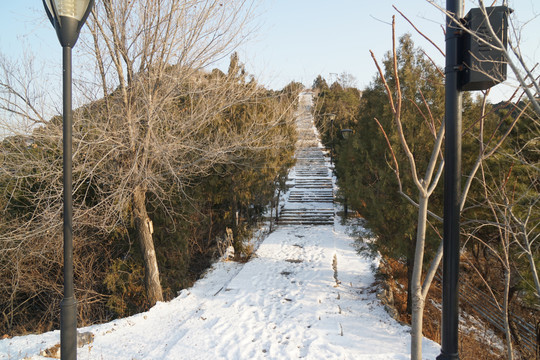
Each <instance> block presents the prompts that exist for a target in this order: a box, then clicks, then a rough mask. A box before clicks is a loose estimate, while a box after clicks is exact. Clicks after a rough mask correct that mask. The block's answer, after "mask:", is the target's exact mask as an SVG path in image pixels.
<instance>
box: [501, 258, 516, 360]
mask: <svg viewBox="0 0 540 360" xmlns="http://www.w3.org/2000/svg"><path fill="white" fill-rule="evenodd" d="M506 260H507V259H506ZM503 266H504V299H503V316H504V335H505V338H506V355H507V358H508V360H513V359H514V350H513V348H512V334H511V332H510V321H509V318H508V310H509V300H510V299H509V296H508V294H509V292H510V269H509V264H508V261H507V262H506V264H505V265H503Z"/></svg>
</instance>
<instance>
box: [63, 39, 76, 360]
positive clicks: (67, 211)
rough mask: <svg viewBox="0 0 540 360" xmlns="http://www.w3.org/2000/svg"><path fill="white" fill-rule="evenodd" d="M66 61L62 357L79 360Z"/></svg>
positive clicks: (66, 53)
mask: <svg viewBox="0 0 540 360" xmlns="http://www.w3.org/2000/svg"><path fill="white" fill-rule="evenodd" d="M62 60H63V86H64V88H63V92H64V109H63V113H64V114H63V116H64V122H63V146H64V149H63V150H64V169H63V171H64V298H63V299H62V302H61V303H60V356H61V358H62V360H75V359H77V300H75V292H74V286H73V222H72V218H73V199H72V177H71V168H72V164H71V157H72V154H71V151H72V150H71V136H72V123H73V114H72V110H71V47H69V46H64V47H62Z"/></svg>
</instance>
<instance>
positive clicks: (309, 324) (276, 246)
mask: <svg viewBox="0 0 540 360" xmlns="http://www.w3.org/2000/svg"><path fill="white" fill-rule="evenodd" d="M310 100H311V99H310V97H309V96H308V95H305V96H304V98H303V101H304V103H305V102H308V103H309V101H310ZM302 115H304V119H305V120H306V119H307V120H309V121H311V118H306V117H305V115H306V113H303V114H302ZM312 131H314V130H312ZM294 174H295V172H294V171H291V176H292V180H294ZM293 182H294V181H293ZM288 205H290V204H285V207H287V206H288ZM310 206H312V207H313V206H314V207H317V204H311V205H310ZM322 206H324V207H328V204H327V203H325V204H323V205H322ZM346 230H347V229H346V228H345V227H344V226H342V225H340V221H339V219H338V218H336V220H335V223H334V224H333V225H319V226H312V225H311V226H303V225H288V226H280V227H278V229H277V230H276V231H274V232H273V233H271V234H270V235H268V236H267V237H266V239H264V241H263V242H262V243H261V244H260V246H259V248H258V250H257V252H256V256H255V257H254V258H253V259H252V260H251V261H249V262H248V263H246V264H237V263H233V262H219V263H217V264H215V265H214V266H213V267H212V269H211V270H210V271H209V272H208V273H207V274H206V275H205V277H204V278H203V279H201V280H199V281H198V282H197V283H196V284H195V285H194V286H193V287H192V288H190V289H187V290H183V291H182V292H181V293H180V295H179V296H178V297H177V298H175V299H174V300H172V301H170V302H167V303H158V304H157V305H156V306H154V307H153V308H152V309H151V310H150V311H148V312H146V313H142V314H138V315H135V316H132V317H130V318H125V319H121V320H117V321H113V322H110V323H107V324H102V325H96V326H90V327H87V328H84V329H80V331H81V332H83V331H91V332H92V333H93V334H94V335H95V337H94V342H93V343H92V344H90V345H86V346H84V347H83V348H81V349H79V353H78V358H79V359H105V360H109V359H111V360H114V359H138V360H142V359H156V360H157V359H300V358H302V359H373V360H375V359H409V358H410V356H409V353H410V348H409V341H410V335H409V333H408V327H404V326H402V325H400V324H398V323H397V322H396V321H394V320H393V319H391V318H390V317H389V316H388V314H387V313H386V312H385V311H384V309H383V307H382V306H381V305H380V304H379V302H378V300H377V299H376V297H375V295H374V294H370V293H369V292H367V291H364V290H365V289H366V288H367V287H368V286H369V285H370V284H371V283H372V282H373V281H374V277H373V273H372V265H376V264H374V263H373V260H369V259H366V258H363V257H360V256H358V254H357V251H356V249H355V248H354V241H353V239H352V238H351V237H349V236H348V235H347V234H346ZM336 278H337V280H338V282H336ZM58 341H59V332H58V331H55V332H50V333H46V334H42V335H32V336H24V337H16V338H13V339H5V340H1V341H0V359H2V360H3V359H44V358H43V357H41V356H39V353H40V351H41V350H44V349H46V348H49V347H51V346H53V345H55V344H56V343H58ZM423 345H424V358H426V359H434V358H435V357H436V356H437V355H438V354H439V345H438V344H436V343H434V342H432V341H430V340H427V339H425V341H424V344H423Z"/></svg>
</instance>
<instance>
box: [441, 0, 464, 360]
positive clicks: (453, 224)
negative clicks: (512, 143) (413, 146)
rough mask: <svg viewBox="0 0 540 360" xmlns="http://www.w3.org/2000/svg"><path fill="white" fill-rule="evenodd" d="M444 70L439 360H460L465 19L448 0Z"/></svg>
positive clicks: (457, 4) (458, 3)
mask: <svg viewBox="0 0 540 360" xmlns="http://www.w3.org/2000/svg"><path fill="white" fill-rule="evenodd" d="M446 9H447V11H448V13H449V15H450V16H447V17H446V68H445V77H446V80H445V132H446V136H445V151H444V162H445V163H444V225H443V242H444V244H443V245H444V256H443V285H442V287H443V299H442V329H441V330H442V331H441V332H442V334H441V342H442V346H441V354H440V355H439V356H438V357H437V360H454V359H459V353H458V321H459V318H458V310H459V308H458V300H459V296H458V277H459V228H460V225H459V213H460V211H459V202H460V201H459V200H460V194H461V186H460V181H461V112H462V107H461V91H460V89H459V66H460V65H461V63H460V51H461V43H460V34H459V32H458V28H457V26H456V25H455V23H454V19H461V18H462V10H461V9H462V0H447V1H446Z"/></svg>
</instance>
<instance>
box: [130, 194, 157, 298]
mask: <svg viewBox="0 0 540 360" xmlns="http://www.w3.org/2000/svg"><path fill="white" fill-rule="evenodd" d="M133 218H134V220H135V230H136V233H137V239H138V240H139V245H140V247H141V253H142V255H143V260H144V286H145V288H146V296H147V298H148V303H149V304H150V306H153V305H155V304H156V302H158V301H163V292H162V290H161V283H160V281H159V270H158V265H157V259H156V251H155V250H154V240H153V239H152V232H153V231H152V226H151V221H150V218H149V217H148V213H147V212H146V191H145V189H144V188H143V187H141V186H137V187H136V188H135V190H134V191H133Z"/></svg>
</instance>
